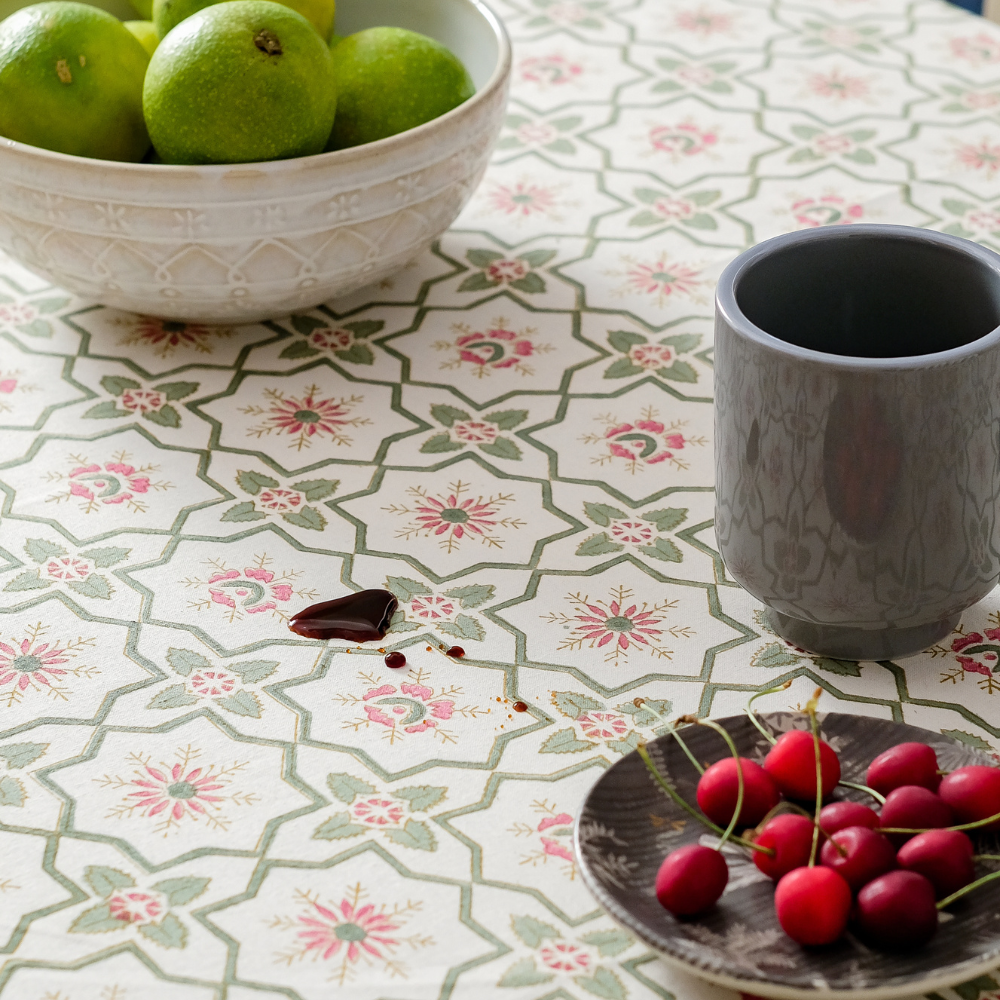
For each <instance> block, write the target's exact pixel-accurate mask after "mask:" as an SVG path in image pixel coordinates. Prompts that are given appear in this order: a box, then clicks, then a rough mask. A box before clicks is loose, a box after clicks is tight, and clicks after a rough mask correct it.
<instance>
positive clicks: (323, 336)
mask: <svg viewBox="0 0 1000 1000" xmlns="http://www.w3.org/2000/svg"><path fill="white" fill-rule="evenodd" d="M353 340H354V334H353V333H351V331H350V330H342V329H337V330H331V329H330V328H329V327H324V328H322V329H320V330H313V332H312V333H311V334H309V342H310V343H311V344H312V345H313V347H318V348H319V349H320V350H321V351H345V350H347V348H349V347H350V346H351V343H352V341H353Z"/></svg>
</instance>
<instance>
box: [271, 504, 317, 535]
mask: <svg viewBox="0 0 1000 1000" xmlns="http://www.w3.org/2000/svg"><path fill="white" fill-rule="evenodd" d="M281 517H282V520H284V521H287V522H288V523H289V524H294V525H295V527H297V528H308V529H309V530H310V531H322V530H323V529H324V528H325V527H326V518H325V517H324V516H323V515H322V514H321V513H320V512H319V511H318V510H317V509H316V508H315V507H303V508H302V510H293V511H286V512H285V513H283V514H282V515H281Z"/></svg>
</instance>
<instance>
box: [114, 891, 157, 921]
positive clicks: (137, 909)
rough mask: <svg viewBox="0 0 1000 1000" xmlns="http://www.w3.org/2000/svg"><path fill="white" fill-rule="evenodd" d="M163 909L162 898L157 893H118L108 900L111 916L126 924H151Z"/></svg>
mask: <svg viewBox="0 0 1000 1000" xmlns="http://www.w3.org/2000/svg"><path fill="white" fill-rule="evenodd" d="M165 909H166V907H165V906H164V902H163V897H162V896H161V895H160V893H158V892H157V893H151V892H119V893H115V894H114V895H113V896H110V897H109V898H108V910H109V911H110V913H111V916H112V917H113V918H114V919H115V920H120V921H122V923H126V924H149V923H153V922H155V921H156V920H158V919H159V918H160V917H161V916H162V915H163V912H164V910H165Z"/></svg>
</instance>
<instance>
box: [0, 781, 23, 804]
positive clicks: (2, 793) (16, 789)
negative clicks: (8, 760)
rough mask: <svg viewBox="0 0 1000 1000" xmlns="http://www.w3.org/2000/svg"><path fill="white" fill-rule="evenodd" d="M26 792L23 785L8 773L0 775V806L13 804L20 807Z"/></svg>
mask: <svg viewBox="0 0 1000 1000" xmlns="http://www.w3.org/2000/svg"><path fill="white" fill-rule="evenodd" d="M26 798H27V794H26V793H25V791H24V785H22V784H21V782H20V781H18V780H17V778H12V777H11V776H10V775H9V774H4V775H2V776H0V806H13V807H14V808H15V809H20V808H21V806H23V805H24V800H25V799H26Z"/></svg>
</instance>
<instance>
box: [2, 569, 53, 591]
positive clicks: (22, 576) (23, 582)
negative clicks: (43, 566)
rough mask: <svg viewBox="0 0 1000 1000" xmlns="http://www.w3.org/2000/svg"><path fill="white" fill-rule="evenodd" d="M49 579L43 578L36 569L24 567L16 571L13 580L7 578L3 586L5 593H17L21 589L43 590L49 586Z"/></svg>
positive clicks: (50, 583)
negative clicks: (22, 569)
mask: <svg viewBox="0 0 1000 1000" xmlns="http://www.w3.org/2000/svg"><path fill="white" fill-rule="evenodd" d="M51 586H52V581H51V580H43V579H42V578H41V575H40V574H39V572H38V570H37V569H26V570H25V571H24V572H23V573H18V574H17V576H15V577H14V579H13V580H8V581H7V585H6V586H5V587H4V588H3V589H4V591H5V592H6V593H17V592H18V591H21V590H44V589H45V588H46V587H51Z"/></svg>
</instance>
